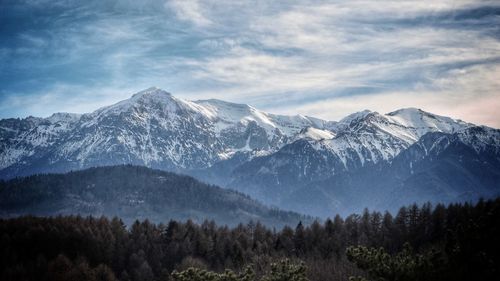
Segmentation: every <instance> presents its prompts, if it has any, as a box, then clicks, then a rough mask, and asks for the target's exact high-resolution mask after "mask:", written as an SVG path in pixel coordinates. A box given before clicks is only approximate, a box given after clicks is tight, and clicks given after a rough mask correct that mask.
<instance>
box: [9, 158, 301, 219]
mask: <svg viewBox="0 0 500 281" xmlns="http://www.w3.org/2000/svg"><path fill="white" fill-rule="evenodd" d="M28 214H30V215H38V216H54V215H70V214H79V215H93V216H101V215H106V216H118V217H120V218H122V219H123V220H124V221H125V222H127V223H131V222H133V221H134V220H136V219H139V220H141V219H149V220H151V221H154V222H167V221H168V220H170V219H176V220H187V219H192V220H194V221H199V222H201V221H203V220H205V219H208V220H215V221H216V222H217V223H219V224H228V225H236V224H238V223H241V222H243V223H245V222H248V221H250V220H254V221H257V220H258V221H260V222H262V223H264V224H266V225H270V226H278V227H281V226H283V225H285V224H289V225H290V224H291V225H296V224H297V223H298V222H299V221H301V220H302V221H303V220H306V221H307V220H309V219H310V218H307V217H303V216H301V215H299V214H296V213H292V212H284V211H280V210H276V209H271V208H269V207H267V206H264V205H262V204H260V203H259V202H257V201H255V200H253V199H251V198H250V197H248V196H246V195H243V194H241V193H238V192H236V191H232V190H227V189H222V188H219V187H216V186H212V185H207V184H204V183H201V182H199V181H197V180H195V179H193V178H191V177H188V176H182V175H177V174H174V173H169V172H164V171H159V170H153V169H149V168H146V167H138V166H130V165H125V166H123V165H122V166H109V167H98V168H90V169H87V170H83V171H77V172H70V173H67V174H47V175H34V176H29V177H24V178H17V179H13V180H9V181H0V215H1V216H2V217H15V216H20V215H28Z"/></svg>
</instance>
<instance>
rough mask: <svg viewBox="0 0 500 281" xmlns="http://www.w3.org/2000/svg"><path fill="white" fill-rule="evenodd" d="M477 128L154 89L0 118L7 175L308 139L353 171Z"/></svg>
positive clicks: (266, 148)
mask: <svg viewBox="0 0 500 281" xmlns="http://www.w3.org/2000/svg"><path fill="white" fill-rule="evenodd" d="M471 126H472V124H468V123H465V122H462V121H459V120H453V119H451V118H448V117H442V116H438V115H433V114H430V113H427V112H424V111H421V110H418V109H412V108H409V109H401V110H398V111H395V112H391V113H388V114H385V115H382V114H379V113H377V112H371V111H368V110H366V111H363V112H359V113H354V114H352V115H350V116H348V117H346V118H344V119H342V120H341V121H339V122H332V121H325V120H322V119H318V118H313V117H306V116H302V115H295V116H284V115H276V114H270V113H266V112H263V111H260V110H258V109H256V108H254V107H252V106H249V105H244V104H235V103H229V102H225V101H220V100H214V99H212V100H198V101H187V100H183V99H180V98H176V97H174V96H172V95H171V94H170V93H168V92H166V91H163V90H161V89H158V88H149V89H146V90H144V91H141V92H139V93H137V94H134V95H133V96H132V97H131V98H129V99H127V100H124V101H121V102H118V103H116V104H113V105H110V106H106V107H103V108H100V109H98V110H96V111H94V112H92V113H87V114H83V115H77V114H69V113H56V114H54V115H52V116H50V117H48V118H35V117H29V118H26V119H4V120H0V176H1V177H12V176H16V175H21V174H31V173H34V172H43V171H46V170H47V171H60V170H68V169H80V168H85V167H89V166H99V165H114V164H123V163H132V164H137V165H147V166H150V167H155V168H161V169H168V170H179V169H180V170H189V169H200V168H206V167H210V166H212V165H213V164H215V163H217V162H219V161H223V160H226V159H229V158H231V157H233V155H235V154H236V153H238V152H244V153H245V155H247V157H248V160H250V159H252V158H253V157H258V156H263V155H270V154H272V153H275V152H276V151H278V150H279V149H281V148H282V147H284V146H285V145H288V144H292V143H293V142H294V141H297V140H301V139H306V140H307V141H309V142H310V143H311V145H312V147H313V148H316V149H317V150H318V151H320V152H321V151H325V152H326V154H325V155H328V157H331V158H333V160H332V161H333V162H335V163H342V166H343V167H344V168H345V169H352V168H356V167H360V166H364V165H366V164H370V163H378V162H380V161H390V160H391V159H392V158H394V156H395V155H397V154H398V153H400V152H401V151H402V150H403V149H405V148H407V147H408V146H409V145H411V144H412V143H415V141H417V140H418V139H419V138H420V137H421V136H422V135H424V134H425V133H427V132H444V133H451V132H459V131H461V130H463V129H464V128H468V127H471ZM337 170H338V169H337Z"/></svg>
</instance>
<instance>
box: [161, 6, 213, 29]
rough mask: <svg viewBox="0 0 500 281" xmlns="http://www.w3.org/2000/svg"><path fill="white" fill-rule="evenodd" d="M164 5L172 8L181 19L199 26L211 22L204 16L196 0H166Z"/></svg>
mask: <svg viewBox="0 0 500 281" xmlns="http://www.w3.org/2000/svg"><path fill="white" fill-rule="evenodd" d="M165 6H166V7H167V8H172V9H173V10H174V11H175V14H176V15H177V17H178V18H179V19H181V20H183V21H188V22H191V23H193V24H195V25H197V26H201V27H204V26H207V25H210V24H212V21H211V20H209V19H208V18H207V17H205V15H204V11H203V10H202V9H201V7H200V2H199V1H198V0H172V1H167V2H166V3H165Z"/></svg>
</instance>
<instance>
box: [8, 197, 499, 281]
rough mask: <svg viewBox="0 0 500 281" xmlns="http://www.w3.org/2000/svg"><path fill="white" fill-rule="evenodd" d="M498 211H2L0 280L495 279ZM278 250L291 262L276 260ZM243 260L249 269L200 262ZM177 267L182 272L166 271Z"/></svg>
mask: <svg viewBox="0 0 500 281" xmlns="http://www.w3.org/2000/svg"><path fill="white" fill-rule="evenodd" d="M499 220H500V199H497V200H494V201H479V202H478V203H477V204H476V205H474V206H473V205H470V204H453V205H449V206H447V207H446V206H444V205H437V206H435V207H431V206H430V205H429V204H425V205H423V206H421V207H419V206H416V205H413V206H409V207H403V208H401V209H400V211H399V212H398V213H397V214H395V215H394V216H392V215H391V214H390V213H385V214H381V213H379V212H368V211H365V212H364V213H363V214H361V215H356V214H355V215H350V216H348V217H346V218H345V219H342V218H341V217H340V216H336V217H335V218H334V219H333V220H330V219H328V220H326V221H325V222H324V223H323V224H320V223H318V222H314V223H312V224H310V225H309V226H305V225H302V224H298V225H297V226H296V227H294V228H291V227H284V228H283V229H282V230H281V231H275V230H272V229H270V228H266V227H265V226H263V225H262V224H259V223H249V224H247V225H238V226H237V227H234V228H228V227H226V226H217V225H216V224H215V223H213V222H204V223H202V224H194V223H193V222H191V221H187V222H185V223H183V222H176V221H170V222H169V223H168V224H160V225H158V224H152V223H151V222H149V221H143V222H139V221H137V222H135V223H133V224H132V225H131V226H130V227H126V226H125V225H124V224H123V223H122V222H121V221H120V220H119V219H118V218H113V219H111V220H110V219H108V218H105V217H102V218H91V217H88V218H82V217H74V216H72V217H57V218H33V217H22V218H15V219H7V220H2V219H0V280H2V281H10V280H37V281H44V280H47V281H48V280H72V281H77V280H86V281H89V280H90V281H92V280H109V281H116V280H120V281H150V280H151V281H156V280H158V281H160V280H162V281H167V280H168V281H201V280H203V281H207V280H213V281H229V280H231V281H264V280H265V281H292V280H293V281H307V280H310V281H347V280H356V281H360V280H379V281H447V280H453V281H461V280H464V281H465V280H467V281H470V280H498V276H499V268H500V255H499V254H498V253H499V252H500V239H498V237H500V226H499V224H498V222H499ZM351 246H354V247H351ZM284 259H289V260H290V261H291V263H292V264H291V265H290V264H287V262H285V263H284V264H282V266H279V267H277V268H276V266H273V263H274V264H276V262H277V261H282V260H284ZM301 261H303V262H304V263H303V265H305V267H306V269H305V272H304V268H303V266H300V264H302V262H301ZM293 264H299V266H298V267H297V266H293ZM247 266H248V267H250V269H252V270H253V271H254V272H255V278H253V277H252V274H245V276H242V277H241V278H237V277H236V275H234V274H230V273H228V274H224V275H222V274H221V275H214V274H210V273H207V272H204V271H200V270H201V269H206V270H210V271H217V272H223V271H224V269H230V270H233V271H235V272H241V271H246V269H245V268H247ZM190 267H191V268H196V269H194V270H193V269H191V270H189V269H188V268H190ZM358 267H359V268H358ZM186 269H187V270H186ZM174 270H177V271H180V272H181V273H180V275H179V274H176V273H175V272H174V273H173V274H172V275H171V273H172V272H173V271H174ZM269 272H270V275H271V276H267V277H262V278H261V276H262V275H268V274H269ZM304 274H305V275H306V276H307V278H306V277H304V276H303V275H304ZM207 276H211V277H213V278H207ZM351 276H360V278H349V277H351ZM365 278H366V279H365Z"/></svg>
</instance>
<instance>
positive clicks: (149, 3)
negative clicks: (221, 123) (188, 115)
mask: <svg viewBox="0 0 500 281" xmlns="http://www.w3.org/2000/svg"><path fill="white" fill-rule="evenodd" d="M151 86H156V87H159V88H162V89H164V90H166V91H168V92H170V93H172V94H173V95H174V96H177V97H180V98H184V99H190V100H197V99H209V98H217V99H222V100H226V101H232V102H237V103H247V104H251V105H253V106H255V107H257V108H259V109H262V110H265V111H268V112H272V113H280V114H289V115H295V114H303V115H309V116H315V117H319V118H323V119H327V120H339V119H341V118H342V117H344V116H346V115H348V114H350V113H353V112H356V111H361V110H364V109H370V110H373V111H378V112H380V113H387V112H390V111H393V110H396V109H398V108H403V107H417V108H421V109H423V110H426V111H429V112H433V113H436V114H440V115H446V116H451V117H454V118H459V119H462V120H465V121H469V122H473V123H476V124H484V125H488V126H492V127H496V128H500V2H499V1H470V0H454V1H451V0H432V1H427V0H417V1H413V0H412V1H409V0H395V1H393V0H377V1H367V0H360V1H358V0H348V1H309V0H303V1H293V0H288V1H278V0H276V1H269V0H264V1H260V0H253V1H246V0H243V1H234V0H218V1H211V0H199V1H198V0H170V1H164V0H163V1H160V0H142V1H134V0H129V1H127V0H125V1H106V0H98V1H92V0H87V1H80V0H77V1H71V0H64V1H60V0H49V1H45V0H29V1H28V0H12V1H11V0H0V118H9V117H26V116H29V115H33V116H41V117H45V116H49V115H50V114H52V113H54V112H75V113H85V112H91V111H93V110H95V109H97V108H99V107H102V106H105V105H109V104H112V103H115V102H118V101H120V100H123V99H126V98H129V97H130V96H131V95H132V94H133V93H135V92H138V91H140V90H143V89H146V88H149V87H151Z"/></svg>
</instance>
